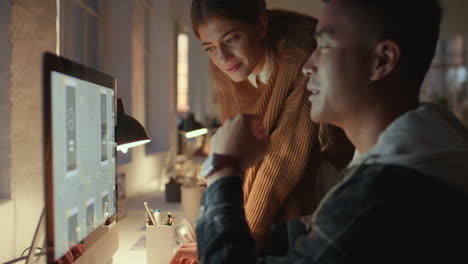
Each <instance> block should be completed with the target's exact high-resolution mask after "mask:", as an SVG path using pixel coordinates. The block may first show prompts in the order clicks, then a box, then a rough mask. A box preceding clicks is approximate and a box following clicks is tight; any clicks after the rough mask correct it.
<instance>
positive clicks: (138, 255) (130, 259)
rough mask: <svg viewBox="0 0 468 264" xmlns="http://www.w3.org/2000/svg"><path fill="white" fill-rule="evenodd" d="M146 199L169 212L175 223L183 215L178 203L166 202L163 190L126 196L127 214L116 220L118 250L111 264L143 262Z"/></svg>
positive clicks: (144, 259)
mask: <svg viewBox="0 0 468 264" xmlns="http://www.w3.org/2000/svg"><path fill="white" fill-rule="evenodd" d="M145 201H147V202H148V203H149V204H150V206H152V208H153V209H161V212H163V213H167V212H168V211H169V212H171V214H172V215H173V216H175V223H176V224H177V223H178V221H180V220H181V219H182V218H183V217H184V215H183V212H182V206H181V204H180V203H166V200H165V197H164V192H160V191H157V192H154V193H152V194H148V195H143V196H140V197H134V198H130V199H128V198H127V216H125V217H124V218H123V219H122V220H120V221H119V222H118V226H119V250H118V251H117V252H116V253H115V254H114V257H113V264H129V263H131V264H145V263H146V248H145V241H146V240H145V239H146V234H145V225H146V223H145V207H144V206H143V203H144V202H145Z"/></svg>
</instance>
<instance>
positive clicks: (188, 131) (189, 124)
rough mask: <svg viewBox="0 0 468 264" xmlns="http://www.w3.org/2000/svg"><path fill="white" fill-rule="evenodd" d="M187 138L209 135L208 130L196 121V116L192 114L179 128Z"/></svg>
mask: <svg viewBox="0 0 468 264" xmlns="http://www.w3.org/2000/svg"><path fill="white" fill-rule="evenodd" d="M177 129H178V130H179V131H181V132H182V134H184V135H185V137H186V138H193V137H197V136H201V135H204V134H206V133H208V129H206V128H205V127H203V125H202V124H200V122H198V121H196V120H195V116H194V115H193V114H192V113H190V114H189V115H188V116H187V119H185V120H183V121H182V122H181V123H180V124H179V126H178V127H177Z"/></svg>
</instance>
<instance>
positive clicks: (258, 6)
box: [190, 0, 266, 38]
mask: <svg viewBox="0 0 468 264" xmlns="http://www.w3.org/2000/svg"><path fill="white" fill-rule="evenodd" d="M265 11H266V4H265V0H193V1H192V7H191V10H190V16H191V20H192V29H193V33H194V34H195V36H197V37H198V38H200V36H199V34H198V27H199V26H200V25H202V24H203V23H205V22H206V20H208V19H210V18H213V17H222V18H227V19H232V20H237V21H242V22H246V23H249V24H255V23H256V22H257V21H258V19H259V17H260V15H261V14H262V13H264V12H265Z"/></svg>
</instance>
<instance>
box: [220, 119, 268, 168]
mask: <svg viewBox="0 0 468 264" xmlns="http://www.w3.org/2000/svg"><path fill="white" fill-rule="evenodd" d="M269 146H270V144H269V139H268V135H267V134H266V132H265V130H264V129H263V124H262V120H261V119H260V118H259V117H257V116H253V115H238V116H236V117H235V118H233V119H230V120H228V121H226V122H225V123H224V125H223V126H222V127H220V128H219V129H218V131H217V132H216V133H215V134H214V136H213V137H212V138H211V153H217V154H222V155H230V156H233V157H235V158H238V159H239V160H240V161H241V163H242V165H243V167H244V168H249V167H252V166H253V165H255V164H257V163H258V162H259V161H260V160H261V159H262V158H263V157H264V156H265V154H266V153H267V152H268V151H269Z"/></svg>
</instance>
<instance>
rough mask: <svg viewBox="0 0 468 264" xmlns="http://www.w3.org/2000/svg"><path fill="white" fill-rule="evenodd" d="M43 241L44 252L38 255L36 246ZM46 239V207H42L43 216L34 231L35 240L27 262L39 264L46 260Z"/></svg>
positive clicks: (28, 263) (27, 263)
mask: <svg viewBox="0 0 468 264" xmlns="http://www.w3.org/2000/svg"><path fill="white" fill-rule="evenodd" d="M40 241H42V251H43V252H44V254H39V255H36V248H37V245H38V244H39V242H40ZM46 252H47V250H46V240H45V208H44V209H42V213H41V217H40V218H39V223H38V224H37V227H36V232H35V233H34V237H33V241H32V243H31V247H30V249H29V254H28V258H27V259H26V264H37V263H45V262H46Z"/></svg>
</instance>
